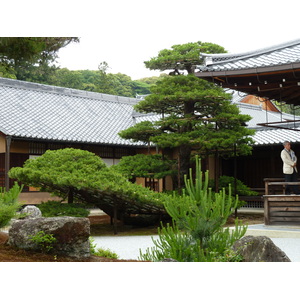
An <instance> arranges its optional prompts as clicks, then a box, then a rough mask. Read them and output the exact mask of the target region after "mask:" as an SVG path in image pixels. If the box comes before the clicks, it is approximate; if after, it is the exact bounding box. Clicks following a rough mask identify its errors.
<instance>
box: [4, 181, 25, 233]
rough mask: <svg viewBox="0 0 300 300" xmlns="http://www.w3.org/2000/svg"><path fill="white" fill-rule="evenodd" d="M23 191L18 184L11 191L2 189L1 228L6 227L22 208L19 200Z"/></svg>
mask: <svg viewBox="0 0 300 300" xmlns="http://www.w3.org/2000/svg"><path fill="white" fill-rule="evenodd" d="M22 189H23V186H21V187H20V186H19V185H18V184H17V183H15V184H14V186H13V187H12V188H11V189H10V190H9V191H5V190H4V189H3V188H0V228H2V227H5V226H6V225H7V224H8V223H9V221H10V220H11V219H12V218H13V217H14V216H15V215H16V212H17V210H18V209H19V208H20V207H21V204H20V203H19V202H18V198H19V194H20V193H21V191H22Z"/></svg>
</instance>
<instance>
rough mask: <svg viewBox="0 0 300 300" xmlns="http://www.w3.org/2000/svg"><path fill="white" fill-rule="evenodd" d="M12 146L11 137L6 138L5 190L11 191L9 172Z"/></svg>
mask: <svg viewBox="0 0 300 300" xmlns="http://www.w3.org/2000/svg"><path fill="white" fill-rule="evenodd" d="M10 145H11V136H6V150H5V189H6V191H8V190H9V177H8V171H9V169H10Z"/></svg>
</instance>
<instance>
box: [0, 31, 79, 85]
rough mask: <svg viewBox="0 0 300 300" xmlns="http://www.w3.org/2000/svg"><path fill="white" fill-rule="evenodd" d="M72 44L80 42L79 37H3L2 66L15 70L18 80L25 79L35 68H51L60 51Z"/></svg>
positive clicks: (1, 46)
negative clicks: (37, 66)
mask: <svg viewBox="0 0 300 300" xmlns="http://www.w3.org/2000/svg"><path fill="white" fill-rule="evenodd" d="M71 42H79V39H78V38H77V37H1V38H0V64H1V65H2V66H4V67H5V68H6V69H7V70H13V71H14V72H15V74H16V77H17V79H23V80H24V79H25V77H26V74H27V73H28V71H29V70H31V69H32V68H33V67H34V66H36V65H39V66H43V68H44V69H45V68H46V67H48V68H50V66H49V65H50V63H53V62H54V61H55V59H56V58H57V52H58V50H59V49H61V48H63V47H65V46H67V45H68V44H70V43H71Z"/></svg>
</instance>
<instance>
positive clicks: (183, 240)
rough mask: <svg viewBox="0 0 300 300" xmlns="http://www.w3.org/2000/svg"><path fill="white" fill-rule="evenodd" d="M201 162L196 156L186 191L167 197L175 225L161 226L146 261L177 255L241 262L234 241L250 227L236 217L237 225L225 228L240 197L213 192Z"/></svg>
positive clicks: (188, 258) (178, 257)
mask: <svg viewBox="0 0 300 300" xmlns="http://www.w3.org/2000/svg"><path fill="white" fill-rule="evenodd" d="M200 166H201V164H200V160H198V158H197V159H196V176H195V180H193V178H192V170H190V179H187V178H186V177H185V186H186V190H184V191H183V195H182V196H178V195H174V197H173V198H170V199H166V201H165V203H164V205H165V209H166V211H167V212H168V213H169V215H170V216H171V217H172V225H170V224H167V225H166V226H163V227H162V229H159V238H158V240H153V243H154V245H155V247H152V248H151V249H147V251H146V253H145V254H142V253H140V258H141V259H143V260H151V261H160V260H162V259H164V258H173V259H176V260H177V261H182V262H190V261H193V262H195V261H199V262H201V261H203V262H210V261H240V257H239V256H238V255H236V256H235V255H232V254H230V255H228V253H229V252H228V251H229V250H230V248H231V246H232V245H233V243H234V242H235V241H236V240H238V239H240V238H241V237H242V236H243V235H244V234H245V232H246V230H247V226H240V224H239V222H238V220H236V224H235V228H234V229H233V230H230V229H229V228H224V225H225V223H226V221H227V219H228V217H229V216H230V215H231V214H232V212H233V211H234V209H235V208H236V207H237V205H238V198H237V197H236V198H235V199H234V198H233V197H232V196H231V188H230V186H229V189H228V190H229V194H228V195H226V193H225V189H223V190H222V191H220V192H219V193H214V194H213V193H212V191H211V188H208V171H206V173H205V180H204V181H203V179H202V175H203V174H202V172H201V167H200Z"/></svg>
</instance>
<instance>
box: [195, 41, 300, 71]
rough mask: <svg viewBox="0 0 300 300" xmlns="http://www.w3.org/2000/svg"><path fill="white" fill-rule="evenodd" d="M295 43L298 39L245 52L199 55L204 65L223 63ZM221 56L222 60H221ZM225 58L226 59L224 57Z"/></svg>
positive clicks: (296, 43) (299, 42)
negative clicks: (203, 60)
mask: <svg viewBox="0 0 300 300" xmlns="http://www.w3.org/2000/svg"><path fill="white" fill-rule="evenodd" d="M296 45H300V39H297V40H292V41H289V42H285V43H281V44H277V45H273V46H270V47H264V48H260V49H257V50H252V51H247V52H241V53H231V54H230V53H221V54H217V53H216V54H206V53H200V57H203V58H204V59H205V60H206V61H205V65H206V66H207V65H213V64H215V63H223V62H226V63H228V62H230V61H233V60H236V59H244V58H249V57H252V56H257V55H260V54H263V53H264V54H266V53H269V52H274V51H277V50H281V49H283V48H287V47H292V46H296ZM206 58H211V60H208V59H206ZM214 58H220V60H215V61H214V60H213V59H214ZM222 58H223V60H222ZM226 58H227V59H226Z"/></svg>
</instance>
